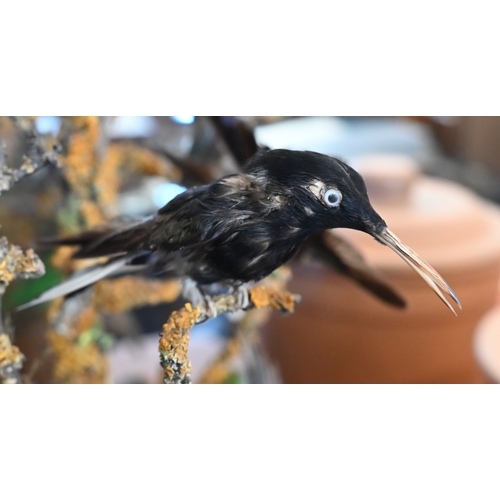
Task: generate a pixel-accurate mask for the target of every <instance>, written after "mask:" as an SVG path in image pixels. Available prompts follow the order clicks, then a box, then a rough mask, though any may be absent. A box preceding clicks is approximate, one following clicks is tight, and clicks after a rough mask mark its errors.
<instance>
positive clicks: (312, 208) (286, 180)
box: [246, 149, 461, 313]
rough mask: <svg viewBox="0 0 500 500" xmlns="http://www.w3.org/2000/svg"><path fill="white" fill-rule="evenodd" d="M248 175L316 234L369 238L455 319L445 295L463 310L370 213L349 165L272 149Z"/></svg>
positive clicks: (255, 161)
mask: <svg viewBox="0 0 500 500" xmlns="http://www.w3.org/2000/svg"><path fill="white" fill-rule="evenodd" d="M246 170H247V172H248V173H250V174H252V175H254V176H256V177H260V178H263V179H266V180H267V181H268V182H269V183H271V184H275V185H278V186H280V187H281V188H282V189H283V191H284V194H285V193H286V194H288V196H291V197H292V198H293V199H294V205H295V213H297V211H300V212H302V214H301V215H302V216H303V217H304V220H306V221H308V223H309V224H310V227H311V228H313V229H314V230H317V231H319V230H326V229H332V228H338V227H345V228H350V229H356V230H358V231H363V232H365V233H368V234H370V235H371V236H373V237H374V238H375V239H376V240H377V241H379V242H380V243H382V244H384V245H387V246H388V247H389V248H391V249H392V250H393V251H394V252H396V253H397V254H398V255H399V256H400V257H401V258H402V259H403V260H404V261H405V262H406V263H407V264H409V265H410V266H411V267H412V268H413V269H414V270H415V271H416V272H417V273H418V274H419V275H420V276H421V277H422V278H423V279H424V280H425V281H426V282H427V284H428V285H429V286H430V287H431V288H432V289H433V290H434V292H435V293H436V294H437V295H438V296H439V297H440V298H441V300H442V301H443V302H444V303H445V304H446V305H447V306H448V307H449V308H450V309H451V310H452V311H453V312H454V313H455V310H454V309H453V307H452V305H451V304H450V302H449V301H448V300H447V298H446V297H445V295H444V294H443V292H445V293H446V294H448V295H449V296H450V297H451V298H452V299H453V301H455V303H456V304H457V305H458V307H460V308H461V305H460V302H459V301H458V299H457V297H456V295H455V294H454V292H453V290H452V289H451V288H450V286H449V285H448V284H447V283H446V282H445V281H444V280H443V278H442V277H441V276H440V275H439V274H438V273H437V272H436V271H435V270H434V269H433V268H432V267H431V266H430V265H429V264H427V263H426V262H425V261H423V260H422V259H421V258H420V257H419V256H418V255H417V254H416V253H415V252H413V251H412V250H411V249H410V248H409V247H407V246H406V245H405V244H404V243H402V242H401V241H400V240H399V239H398V238H397V236H396V235H395V234H394V233H393V232H392V231H390V230H389V228H388V227H387V224H386V223H385V221H384V220H383V219H382V218H381V217H380V215H379V214H378V213H377V212H376V211H375V209H374V208H373V207H372V205H371V203H370V200H369V199H368V193H367V190H366V185H365V182H364V180H363V178H362V177H361V175H360V174H359V173H358V172H356V170H354V169H353V168H351V167H349V165H346V164H345V163H343V162H342V161H340V160H338V159H336V158H333V157H331V156H327V155H323V154H320V153H314V152H310V151H290V150H286V149H274V150H265V151H262V152H259V153H257V155H255V156H254V157H253V158H252V159H250V161H249V162H248V164H247V166H246Z"/></svg>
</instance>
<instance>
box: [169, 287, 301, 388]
mask: <svg viewBox="0 0 500 500" xmlns="http://www.w3.org/2000/svg"><path fill="white" fill-rule="evenodd" d="M249 298H250V303H251V307H253V308H256V309H260V308H262V307H272V308H273V309H279V310H280V311H283V312H289V313H291V312H293V311H294V309H295V305H296V304H297V303H298V302H299V300H300V297H299V296H298V295H294V294H291V293H289V292H286V291H278V290H272V289H269V288H267V287H265V286H255V287H252V288H250V289H249ZM213 302H214V306H215V309H216V311H217V315H219V314H224V313H228V312H236V311H239V310H240V309H239V306H238V303H237V299H236V297H235V296H234V295H218V296H216V297H214V298H213ZM205 319H206V311H204V310H203V309H202V308H201V307H197V308H195V309H193V307H192V305H191V304H189V303H188V304H186V305H185V307H183V308H182V309H180V310H179V311H174V312H173V313H172V314H171V316H170V318H169V320H168V322H167V323H166V324H165V325H164V326H163V333H162V337H161V339H160V347H159V350H160V364H161V366H162V367H163V370H164V374H165V376H164V379H163V382H164V383H165V384H189V383H191V362H190V361H189V359H188V356H187V350H188V344H189V332H190V331H191V328H192V327H193V326H194V325H195V324H196V323H200V322H203V321H205Z"/></svg>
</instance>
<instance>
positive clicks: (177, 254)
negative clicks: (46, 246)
mask: <svg viewBox="0 0 500 500" xmlns="http://www.w3.org/2000/svg"><path fill="white" fill-rule="evenodd" d="M338 227H344V228H351V229H356V230H359V231H363V232H365V233H368V234H370V235H372V236H373V237H374V238H375V239H376V240H377V241H379V242H380V243H383V244H385V245H387V246H389V247H390V248H391V249H392V250H394V251H395V252H396V253H397V254H398V255H399V256H400V257H401V258H402V259H403V260H405V261H406V262H407V263H408V264H409V265H410V266H411V267H413V269H415V271H417V272H418V273H419V274H420V276H421V277H422V278H423V279H424V280H425V281H426V282H427V283H428V284H429V286H430V287H431V288H432V289H433V290H434V291H435V293H436V294H437V295H438V296H439V297H440V298H441V300H442V301H443V302H444V303H445V304H446V305H447V306H448V307H449V308H450V309H451V310H452V311H453V312H455V311H454V309H453V307H452V305H451V303H450V302H449V301H448V299H447V298H446V296H445V294H447V295H449V296H450V297H451V299H452V300H453V301H455V303H456V304H457V305H458V306H459V307H460V303H459V301H458V299H457V297H456V296H455V294H454V293H453V291H452V290H451V288H450V287H449V286H448V284H447V283H446V282H445V281H444V280H443V279H442V278H441V276H440V275H439V274H438V273H437V272H436V271H435V270H434V269H433V268H432V267H431V266H429V265H428V264H427V263H425V262H424V261H422V260H421V259H420V258H419V257H418V256H417V255H416V254H415V253H414V252H413V251H412V250H411V249H409V248H408V247H406V246H405V245H404V244H403V243H402V242H401V241H399V239H398V238H397V237H396V236H395V235H394V234H393V233H392V232H391V231H390V230H389V229H388V228H387V225H386V223H385V222H384V221H383V220H382V218H381V217H380V216H379V215H378V214H377V213H376V212H375V210H374V209H373V207H372V206H371V204H370V202H369V199H368V195H367V192H366V186H365V183H364V181H363V179H362V177H361V176H360V175H359V174H358V173H357V172H356V171H355V170H354V169H352V168H351V167H349V166H348V165H346V164H345V163H343V162H342V161H340V160H338V159H336V158H333V157H330V156H326V155H322V154H319V153H314V152H310V151H289V150H285V149H276V150H267V149H266V150H261V151H258V152H257V153H256V154H255V155H253V156H252V157H251V158H250V159H249V160H248V161H247V162H246V163H245V165H244V168H243V172H242V173H239V174H234V175H229V176H226V177H223V178H221V179H219V180H217V181H214V182H212V183H210V184H208V185H206V186H201V187H197V188H194V189H190V190H188V191H186V192H184V193H182V194H180V195H178V196H177V197H176V198H174V199H173V200H172V201H170V202H169V203H167V205H165V206H164V207H163V208H161V209H160V210H159V211H158V212H157V213H156V214H155V215H154V216H152V217H149V218H147V219H144V220H142V221H139V222H135V223H133V224H129V225H125V226H122V227H117V226H111V227H110V226H107V227H98V228H94V229H90V230H88V231H84V232H82V233H80V234H77V235H74V236H70V237H67V238H61V239H57V240H53V241H52V242H51V243H53V244H55V245H77V246H79V249H78V250H77V251H76V253H75V254H74V258H92V257H104V256H106V257H109V260H108V262H107V263H106V264H103V265H98V266H93V267H92V268H89V269H88V270H86V271H84V272H82V273H81V274H79V275H76V276H74V277H73V278H70V279H69V280H67V281H66V282H64V283H62V284H61V285H58V286H56V287H54V288H53V289H51V290H48V291H47V292H45V293H44V294H42V295H41V296H40V297H39V298H38V299H35V300H34V301H32V302H30V303H28V304H26V305H25V306H22V307H28V306H31V305H35V304H38V303H41V302H45V301H47V300H51V299H53V298H55V297H58V296H61V295H66V294H68V293H71V292H74V291H76V290H78V289H80V288H83V287H86V286H88V285H90V284H92V283H93V282H95V281H97V280H99V279H101V278H103V277H105V276H110V275H112V274H114V273H117V272H119V271H123V270H125V269H131V268H141V269H143V268H145V267H146V268H147V269H148V270H149V271H150V272H152V273H153V274H157V275H160V274H165V273H168V274H170V275H175V276H177V277H181V278H189V279H190V282H191V283H192V285H193V286H192V287H191V291H193V290H194V291H195V292H196V293H197V296H196V300H202V299H205V300H206V301H208V302H209V297H208V295H207V289H208V288H209V287H210V286H211V285H214V284H215V285H226V286H230V287H232V288H233V289H234V291H235V293H238V295H240V296H241V297H242V299H241V300H242V303H246V299H247V297H246V299H245V293H244V292H245V290H246V288H245V284H248V283H250V282H255V281H259V280H261V279H262V278H265V277H266V276H268V275H269V274H270V273H271V272H273V271H274V270H275V269H277V268H278V267H280V266H281V265H282V264H284V263H285V262H287V261H288V260H289V259H290V258H291V257H292V256H293V255H294V254H295V253H296V252H297V250H298V249H299V246H300V245H301V244H302V243H303V242H304V241H305V240H306V239H308V238H309V237H311V236H313V235H316V236H313V237H317V234H318V233H320V232H321V231H325V230H327V229H331V228H338ZM361 281H362V280H361ZM443 292H444V293H443ZM196 293H195V294H196ZM208 305H209V304H208Z"/></svg>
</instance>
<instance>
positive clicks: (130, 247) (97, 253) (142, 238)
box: [41, 219, 152, 259]
mask: <svg viewBox="0 0 500 500" xmlns="http://www.w3.org/2000/svg"><path fill="white" fill-rule="evenodd" d="M151 229H152V225H151V219H148V220H145V221H140V222H136V223H135V224H130V223H128V225H126V226H121V227H120V226H116V225H115V226H101V227H96V228H92V229H88V230H86V231H83V232H81V233H78V234H74V235H71V236H65V237H63V238H55V239H49V240H42V242H41V243H42V244H44V245H55V246H60V245H75V246H79V247H80V248H79V249H78V250H77V251H76V252H75V253H74V254H73V258H75V259H87V258H94V257H112V256H113V257H118V256H121V255H126V254H127V255H129V254H132V253H137V252H140V251H141V250H142V249H143V248H144V247H145V246H147V241H148V237H149V236H150V234H151Z"/></svg>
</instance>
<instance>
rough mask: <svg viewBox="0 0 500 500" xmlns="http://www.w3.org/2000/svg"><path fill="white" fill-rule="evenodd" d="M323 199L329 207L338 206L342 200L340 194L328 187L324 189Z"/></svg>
mask: <svg viewBox="0 0 500 500" xmlns="http://www.w3.org/2000/svg"><path fill="white" fill-rule="evenodd" d="M323 200H324V201H325V203H326V204H327V205H328V206H329V207H338V206H339V205H340V202H341V201H342V194H341V193H340V191H337V190H336V189H329V190H328V191H325V194H324V195H323Z"/></svg>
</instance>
